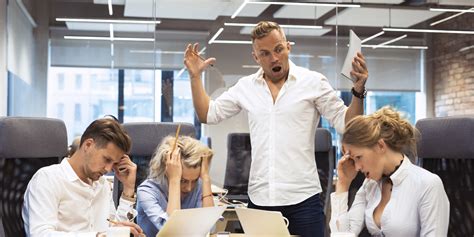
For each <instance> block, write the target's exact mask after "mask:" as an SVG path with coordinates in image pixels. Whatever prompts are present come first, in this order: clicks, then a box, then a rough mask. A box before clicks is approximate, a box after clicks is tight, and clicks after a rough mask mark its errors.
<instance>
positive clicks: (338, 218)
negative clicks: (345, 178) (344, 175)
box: [329, 188, 367, 235]
mask: <svg viewBox="0 0 474 237" xmlns="http://www.w3.org/2000/svg"><path fill="white" fill-rule="evenodd" d="M348 196H349V193H348V192H344V193H335V192H334V193H331V220H330V222H329V227H330V228H331V232H352V233H354V234H356V235H358V234H359V233H360V232H361V230H362V228H363V227H364V211H365V208H366V206H367V203H366V201H365V190H364V188H360V189H359V191H358V192H357V194H356V197H355V199H354V202H353V203H352V206H351V208H350V210H349V211H348V210H347V209H348V205H347V201H348Z"/></svg>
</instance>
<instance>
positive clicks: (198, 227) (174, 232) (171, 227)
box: [156, 206, 226, 237]
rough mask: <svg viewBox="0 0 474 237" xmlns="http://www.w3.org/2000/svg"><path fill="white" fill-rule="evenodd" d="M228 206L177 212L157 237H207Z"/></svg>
mask: <svg viewBox="0 0 474 237" xmlns="http://www.w3.org/2000/svg"><path fill="white" fill-rule="evenodd" d="M225 209H226V206H218V207H203V208H191V209H182V210H176V211H174V212H173V214H172V215H171V216H170V218H169V219H168V221H166V223H165V225H164V226H163V228H161V230H160V231H159V232H158V234H157V235H156V237H168V236H172V237H175V236H176V237H184V236H186V237H188V236H189V237H205V236H207V234H208V233H209V231H210V230H211V228H212V227H213V226H214V224H215V223H216V221H217V220H218V219H219V218H220V217H221V216H222V213H224V210H225Z"/></svg>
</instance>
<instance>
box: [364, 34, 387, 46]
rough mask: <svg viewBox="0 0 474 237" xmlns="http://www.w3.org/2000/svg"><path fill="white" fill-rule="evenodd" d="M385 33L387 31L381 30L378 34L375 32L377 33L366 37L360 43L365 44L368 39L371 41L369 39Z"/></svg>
mask: <svg viewBox="0 0 474 237" xmlns="http://www.w3.org/2000/svg"><path fill="white" fill-rule="evenodd" d="M384 33H385V31H380V32H379V33H377V34H375V35H372V36H370V37H368V38H365V39H364V40H362V41H360V43H361V44H363V43H365V42H367V41H369V40H371V39H375V38H377V37H379V36H381V35H383V34H384Z"/></svg>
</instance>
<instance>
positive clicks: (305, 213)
mask: <svg viewBox="0 0 474 237" xmlns="http://www.w3.org/2000/svg"><path fill="white" fill-rule="evenodd" d="M248 207H249V208H254V209H261V210H267V211H279V212H281V213H282V214H283V216H284V217H286V218H287V219H288V221H289V222H290V223H289V225H288V230H289V231H290V234H292V235H299V236H301V237H324V227H325V225H326V223H325V217H324V212H323V204H322V202H321V199H320V198H319V194H316V195H314V196H312V197H310V198H308V199H306V200H304V201H303V202H300V203H297V204H294V205H289V206H257V205H255V204H254V203H252V201H251V200H249V204H248Z"/></svg>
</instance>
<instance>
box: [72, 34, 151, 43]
mask: <svg viewBox="0 0 474 237" xmlns="http://www.w3.org/2000/svg"><path fill="white" fill-rule="evenodd" d="M64 39H76V40H107V41H152V42H153V41H154V40H155V39H153V38H126V37H115V38H113V39H112V38H110V37H97V36H69V35H66V36H64Z"/></svg>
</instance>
